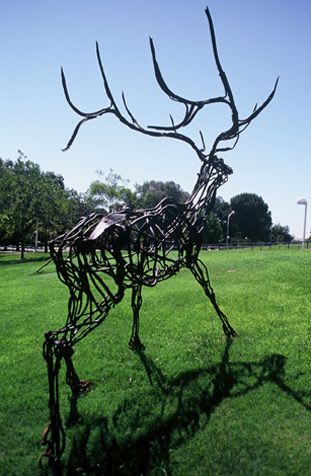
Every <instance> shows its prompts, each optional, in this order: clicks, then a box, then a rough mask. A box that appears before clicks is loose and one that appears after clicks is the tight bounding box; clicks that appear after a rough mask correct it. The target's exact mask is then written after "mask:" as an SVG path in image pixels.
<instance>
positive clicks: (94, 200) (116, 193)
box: [85, 169, 136, 212]
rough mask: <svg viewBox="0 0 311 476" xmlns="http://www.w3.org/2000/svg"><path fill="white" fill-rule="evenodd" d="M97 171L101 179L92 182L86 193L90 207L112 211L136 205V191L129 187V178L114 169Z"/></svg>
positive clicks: (86, 201) (86, 200)
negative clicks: (123, 176)
mask: <svg viewBox="0 0 311 476" xmlns="http://www.w3.org/2000/svg"><path fill="white" fill-rule="evenodd" d="M97 173H98V175H99V176H100V177H101V179H100V180H95V181H94V182H92V183H91V185H90V187H89V189H88V191H87V193H86V195H85V203H86V204H87V207H88V208H89V209H90V208H91V209H93V211H94V210H105V211H107V212H110V211H114V210H118V209H120V208H122V207H124V206H128V207H130V208H133V207H135V205H136V197H135V193H134V192H132V190H131V189H130V188H129V187H128V183H129V181H128V180H125V179H123V178H122V177H121V175H118V174H116V173H114V171H113V170H112V169H110V170H109V172H108V173H105V172H103V171H102V170H98V171H97Z"/></svg>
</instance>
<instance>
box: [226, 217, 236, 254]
mask: <svg viewBox="0 0 311 476" xmlns="http://www.w3.org/2000/svg"><path fill="white" fill-rule="evenodd" d="M234 214H235V211H234V210H232V212H230V213H229V215H228V218H227V236H226V248H228V243H229V238H230V235H229V223H230V217H231V216H232V215H234Z"/></svg>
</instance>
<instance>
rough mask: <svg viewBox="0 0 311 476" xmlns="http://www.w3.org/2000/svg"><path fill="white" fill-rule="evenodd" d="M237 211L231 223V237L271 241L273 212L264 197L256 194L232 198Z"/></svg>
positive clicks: (234, 208)
mask: <svg viewBox="0 0 311 476" xmlns="http://www.w3.org/2000/svg"><path fill="white" fill-rule="evenodd" d="M230 206H231V209H232V210H234V211H235V214H234V215H233V217H232V222H230V228H231V235H232V236H233V237H235V238H236V239H237V240H239V239H247V240H249V241H270V238H271V226H272V220H271V212H270V211H269V207H268V205H267V204H266V203H265V202H264V200H263V199H262V197H260V196H259V195H256V194H255V193H241V194H239V195H236V196H235V197H233V198H231V201H230Z"/></svg>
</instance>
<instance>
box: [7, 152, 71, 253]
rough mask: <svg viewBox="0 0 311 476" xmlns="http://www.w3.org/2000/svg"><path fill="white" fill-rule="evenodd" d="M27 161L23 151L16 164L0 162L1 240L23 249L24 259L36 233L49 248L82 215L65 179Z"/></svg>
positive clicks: (10, 161)
mask: <svg viewBox="0 0 311 476" xmlns="http://www.w3.org/2000/svg"><path fill="white" fill-rule="evenodd" d="M26 159H27V157H26V156H25V155H24V154H23V153H22V152H21V151H19V155H18V158H17V160H16V161H15V162H14V161H12V160H2V159H0V225H1V227H0V240H1V242H2V243H10V242H12V243H14V244H17V245H18V246H20V249H21V256H22V257H23V256H24V249H25V244H26V243H27V242H32V243H33V242H34V232H35V231H37V233H38V235H39V239H40V241H41V242H42V243H44V245H45V246H47V242H48V240H49V239H50V238H51V237H52V236H54V235H55V234H57V233H59V232H61V231H63V230H64V229H65V228H66V226H72V225H73V224H74V223H75V221H76V220H77V219H78V215H79V214H80V209H79V206H78V203H79V198H78V196H75V194H74V193H73V192H71V191H69V190H66V189H65V186H64V180H63V177H62V176H61V175H57V174H55V173H54V172H42V171H41V169H40V167H39V165H38V164H35V163H33V162H31V161H30V160H26Z"/></svg>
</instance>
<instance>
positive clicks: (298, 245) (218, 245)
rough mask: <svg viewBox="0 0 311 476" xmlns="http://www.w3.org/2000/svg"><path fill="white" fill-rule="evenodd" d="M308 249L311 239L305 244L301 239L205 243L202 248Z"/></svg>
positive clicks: (310, 245) (310, 246)
mask: <svg viewBox="0 0 311 476" xmlns="http://www.w3.org/2000/svg"><path fill="white" fill-rule="evenodd" d="M302 248H304V249H306V250H308V249H309V248H310V249H311V241H305V242H304V246H303V244H302V242H301V241H292V242H287V243H283V242H282V243H281V242H280V243H279V242H276V243H274V242H273V243H272V242H268V243H264V242H249V241H245V242H240V243H228V244H226V243H214V244H211V243H204V245H203V246H202V249H204V250H209V251H211V250H220V251H222V250H242V249H248V250H249V249H251V250H254V249H260V250H262V249H270V250H271V249H302Z"/></svg>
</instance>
